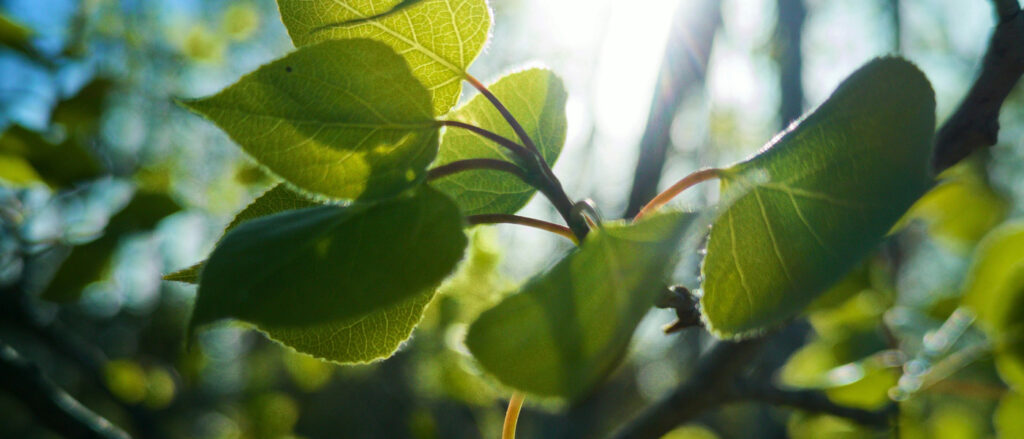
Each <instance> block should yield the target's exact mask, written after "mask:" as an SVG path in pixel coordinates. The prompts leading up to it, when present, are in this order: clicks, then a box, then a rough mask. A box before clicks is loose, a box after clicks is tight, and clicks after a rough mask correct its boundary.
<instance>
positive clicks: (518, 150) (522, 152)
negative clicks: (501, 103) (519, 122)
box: [438, 120, 534, 163]
mask: <svg viewBox="0 0 1024 439" xmlns="http://www.w3.org/2000/svg"><path fill="white" fill-rule="evenodd" d="M438 123H440V124H441V125H443V126H446V127H454V128H461V129H464V130H467V131H471V132H473V133H475V134H477V135H479V136H480V137H483V138H485V139H487V140H490V141H492V142H494V143H497V144H498V145H501V146H503V147H504V148H505V149H507V150H509V151H511V152H512V153H513V154H515V155H516V157H518V158H519V160H522V161H524V162H527V163H529V162H532V161H533V160H534V158H533V153H531V152H530V150H528V149H526V148H525V147H523V145H520V144H518V143H516V141H515V140H512V139H509V138H507V137H503V136H501V135H499V134H497V133H495V132H493V131H488V130H485V129H483V128H480V127H478V126H476V125H471V124H468V123H465V122H459V121H457V120H442V121H438Z"/></svg>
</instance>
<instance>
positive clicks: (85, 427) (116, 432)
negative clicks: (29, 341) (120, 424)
mask: <svg viewBox="0 0 1024 439" xmlns="http://www.w3.org/2000/svg"><path fill="white" fill-rule="evenodd" d="M0 388H2V389H3V390H5V391H7V392H8V393H10V394H11V395H13V396H15V397H16V398H18V399H20V400H21V401H22V402H24V403H25V405H27V406H28V408H29V410H31V411H32V413H33V414H34V415H35V417H36V419H38V420H39V422H41V423H43V424H45V425H46V426H47V427H48V428H50V429H51V430H53V432H55V433H57V434H60V435H62V436H64V437H67V438H70V439H129V438H130V436H128V433H125V432H124V431H122V430H121V429H119V428H117V427H116V426H114V425H113V424H111V423H110V422H109V421H107V420H106V419H103V417H101V416H99V415H97V414H96V413H93V412H92V411H90V410H89V409H87V408H85V407H84V406H83V405H82V404H80V403H79V402H78V401H76V400H75V399H74V398H72V397H71V395H68V394H67V393H66V392H64V391H63V390H61V389H60V388H59V387H57V386H56V385H54V384H53V383H52V382H50V380H48V379H46V377H44V376H43V374H42V373H41V372H40V371H39V368H38V367H36V366H35V365H34V364H32V363H30V362H29V361H28V360H25V359H24V358H22V357H21V356H20V355H18V353H17V352H16V351H15V350H14V349H12V348H11V347H10V346H7V345H6V344H3V343H0Z"/></svg>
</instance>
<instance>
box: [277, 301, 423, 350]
mask: <svg viewBox="0 0 1024 439" xmlns="http://www.w3.org/2000/svg"><path fill="white" fill-rule="evenodd" d="M434 291H435V290H434V289H433V288H431V289H428V290H426V291H424V292H422V293H420V294H418V295H415V296H413V297H412V298H409V299H406V300H404V301H402V302H399V303H396V304H393V305H390V306H386V307H384V308H381V309H378V310H376V311H373V312H370V313H367V314H365V315H363V316H361V317H357V318H352V319H346V320H340V321H334V322H327V323H320V324H311V325H304V326H292V327H288V326H281V327H276V326H263V327H260V329H261V330H262V331H264V332H266V333H267V335H268V336H269V337H270V338H271V339H273V340H275V341H277V342H279V343H281V344H283V345H285V346H288V347H291V348H293V349H295V350H297V351H299V352H302V353H306V354H309V355H312V356H314V357H317V358H320V359H324V360H329V361H333V362H335V363H341V364H352V363H369V362H371V361H373V360H377V359H381V358H387V357H390V356H391V355H392V354H394V353H395V351H397V350H398V348H399V346H401V344H402V342H404V341H405V340H407V339H408V338H409V335H411V334H412V330H413V328H415V327H416V325H417V324H418V323H419V322H420V319H422V318H423V311H424V308H426V306H427V304H429V303H430V300H431V299H433V297H434Z"/></svg>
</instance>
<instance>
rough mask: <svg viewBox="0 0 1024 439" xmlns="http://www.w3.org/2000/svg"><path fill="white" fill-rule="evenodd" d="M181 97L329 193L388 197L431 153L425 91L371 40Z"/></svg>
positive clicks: (251, 148) (290, 176)
mask: <svg viewBox="0 0 1024 439" xmlns="http://www.w3.org/2000/svg"><path fill="white" fill-rule="evenodd" d="M185 105H186V106H188V107H189V108H191V109H193V110H195V111H196V112H198V113H200V114H202V115H204V116H206V117H208V118H209V119H211V120H212V121H213V122H215V123H216V124H217V125H218V126H220V127H221V128H223V129H224V130H225V131H226V132H227V133H228V134H229V135H230V136H231V138H232V139H233V140H234V141H235V142H237V143H238V144H239V145H240V146H241V147H242V148H243V149H244V150H245V151H246V152H248V153H249V154H250V155H251V156H252V157H253V158H255V159H256V160H257V161H259V162H260V163H262V164H264V165H265V166H266V167H267V168H268V169H270V170H271V171H273V172H274V173H276V174H278V175H280V176H281V177H282V178H284V179H285V180H287V181H289V182H290V183H292V184H293V185H294V186H296V187H298V188H301V189H303V190H306V191H310V192H313V193H318V194H323V195H326V196H328V197H333V198H342V199H362V200H367V199H382V198H388V197H392V196H394V195H396V194H398V193H400V192H402V191H404V190H406V189H408V188H410V187H412V186H414V185H416V184H418V182H419V181H420V180H421V179H422V177H423V176H424V174H425V170H426V167H427V165H428V164H430V162H431V161H433V159H434V156H435V155H436V154H437V142H438V125H437V123H436V122H435V121H434V120H433V114H432V113H431V107H430V96H429V94H428V93H427V91H426V89H424V88H423V85H422V84H420V82H419V81H417V80H416V78H414V77H413V76H412V74H411V72H410V70H409V66H408V64H406V62H405V60H404V59H402V57H400V56H398V55H396V54H395V53H394V51H393V50H392V49H391V48H389V47H388V46H386V45H384V44H381V43H379V42H376V41H371V40H365V39H355V40H346V41H326V42H323V43H320V44H316V45H313V46H309V47H303V48H301V49H299V50H298V51H296V52H293V53H291V54H289V55H287V56H285V57H284V58H281V59H279V60H277V61H274V62H272V63H270V64H267V65H265V66H263V67H260V68H259V69H258V70H256V71H255V72H253V73H250V74H249V75H246V76H245V77H243V78H242V79H241V80H239V81H238V83H236V84H234V85H232V86H230V87H228V88H227V89H225V90H223V91H221V92H220V93H218V94H216V95H214V96H211V97H208V98H204V99H200V100H196V101H190V102H187V103H185Z"/></svg>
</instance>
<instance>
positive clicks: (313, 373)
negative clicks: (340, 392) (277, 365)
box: [284, 350, 334, 392]
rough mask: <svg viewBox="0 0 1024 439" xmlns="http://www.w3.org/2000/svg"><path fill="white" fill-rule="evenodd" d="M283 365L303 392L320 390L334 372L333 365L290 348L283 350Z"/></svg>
mask: <svg viewBox="0 0 1024 439" xmlns="http://www.w3.org/2000/svg"><path fill="white" fill-rule="evenodd" d="M284 367H285V370H287V371H288V376H290V377H291V379H292V382H294V383H295V385H296V386H298V387H299V389H302V390H303V391H304V392H315V391H317V390H320V389H321V388H323V386H324V385H325V384H327V383H328V382H330V380H331V376H332V375H333V374H334V367H333V366H331V365H330V364H329V363H324V362H323V361H320V360H318V359H316V358H314V357H311V356H309V355H306V354H302V353H299V352H296V351H292V350H286V351H285V352H284Z"/></svg>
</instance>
